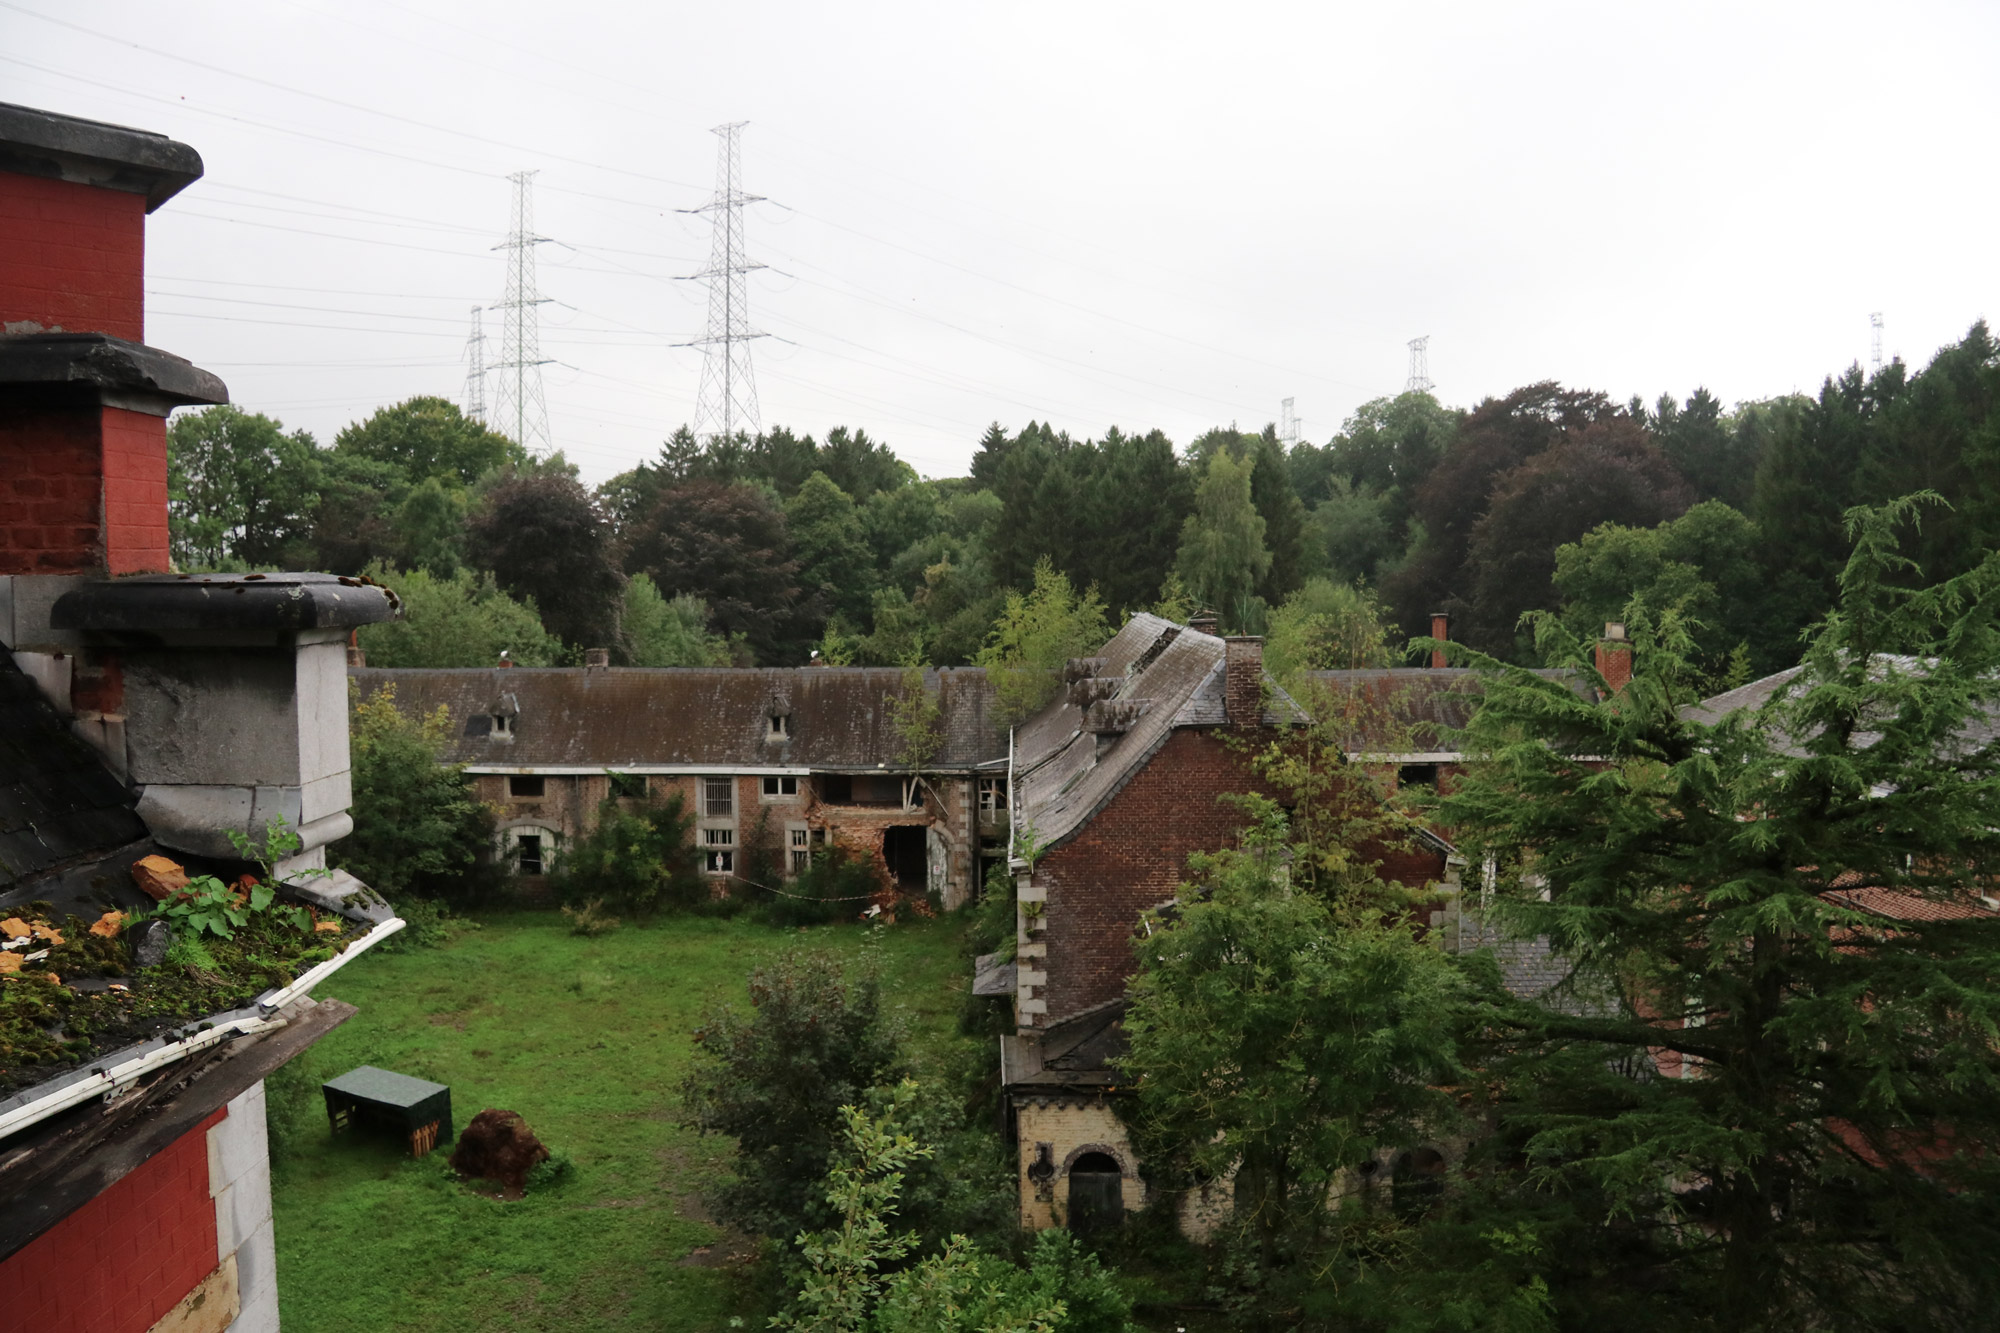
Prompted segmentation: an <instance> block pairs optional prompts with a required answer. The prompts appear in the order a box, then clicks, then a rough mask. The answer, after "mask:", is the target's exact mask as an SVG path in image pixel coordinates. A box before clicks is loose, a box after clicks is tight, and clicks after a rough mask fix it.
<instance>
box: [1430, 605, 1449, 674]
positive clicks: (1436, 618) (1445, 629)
mask: <svg viewBox="0 0 2000 1333" xmlns="http://www.w3.org/2000/svg"><path fill="white" fill-rule="evenodd" d="M1431 637H1432V638H1433V639H1436V640H1438V641H1439V642H1440V643H1442V642H1443V641H1444V640H1446V639H1449V638H1450V637H1451V615H1450V613H1449V612H1445V611H1433V612H1431ZM1444 664H1445V658H1444V649H1442V648H1433V649H1431V668H1432V669H1433V670H1441V669H1442V668H1443V667H1444Z"/></svg>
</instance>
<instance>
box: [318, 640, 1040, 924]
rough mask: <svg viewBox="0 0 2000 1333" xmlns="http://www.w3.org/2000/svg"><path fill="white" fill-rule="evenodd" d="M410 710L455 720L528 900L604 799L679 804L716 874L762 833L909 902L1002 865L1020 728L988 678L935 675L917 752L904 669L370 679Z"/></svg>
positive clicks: (457, 757) (403, 674) (951, 890)
mask: <svg viewBox="0 0 2000 1333" xmlns="http://www.w3.org/2000/svg"><path fill="white" fill-rule="evenodd" d="M350 674H351V676H352V678H353V680H354V682H355V684H356V685H357V686H358V687H359V689H360V691H361V693H362V695H363V697H369V696H372V695H374V694H375V693H376V691H378V690H380V689H383V688H385V687H386V688H389V689H391V690H393V691H394V696H395V700H396V705H397V706H398V707H399V708H402V709H405V710H407V711H409V712H412V713H424V714H428V713H432V712H435V711H436V710H437V709H439V708H443V709H445V710H446V711H447V712H448V714H449V716H450V719H451V734H452V742H451V749H450V750H449V751H448V753H447V754H446V755H445V756H444V757H445V758H446V759H447V760H448V761H450V762H453V763H460V764H463V765H465V767H466V771H467V772H468V773H469V774H471V775H472V777H473V779H474V785H475V788H476V790H477V793H478V795H479V797H480V799H482V800H483V801H485V802H487V803H488V804H490V805H492V806H493V807H494V808H495V809H496V810H498V811H499V812H500V818H499V824H500V836H501V842H502V848H501V850H502V851H503V853H504V854H505V855H506V856H507V858H508V862H509V864H510V865H511V867H512V868H513V869H514V870H515V871H516V872H517V873H518V874H519V875H520V876H521V883H522V887H523V889H524V890H525V891H527V892H528V893H530V894H531V895H532V894H533V892H535V891H536V889H537V888H538V887H539V885H540V882H541V881H540V878H539V877H540V876H541V875H542V873H543V872H544V871H546V870H547V868H548V867H549V865H550V863H551V858H552V857H553V856H554V855H555V854H556V852H557V850H558V848H559V847H560V845H561V844H562V842H563V841H564V840H566V839H569V838H573V837H576V836H577V835H578V834H580V833H582V832H584V831H586V830H587V829H589V828H590V827H591V826H592V824H593V822H594V821H595V819H596V813H597V810H598V808H599V806H600V804H601V803H602V802H603V801H604V800H605V799H606V798H608V797H614V796H617V797H630V798H641V797H647V796H664V795H667V794H669V793H678V794H679V795H680V796H681V798H682V800H683V802H684V805H685V808H686V809H687V810H688V811H689V813H690V814H692V815H693V816H694V817H695V825H696V827H695V839H696V845H697V846H698V848H699V849H700V851H701V854H702V863H703V867H704V869H705V870H706V871H707V872H708V873H709V874H711V875H713V876H715V877H717V879H718V881H719V880H721V879H722V878H725V877H727V876H730V875H736V874H739V873H740V872H741V871H742V870H743V869H744V861H745V858H746V857H747V855H748V853H749V851H750V849H751V848H752V847H753V846H754V845H756V843H757V842H758V841H759V840H761V841H762V842H763V845H764V849H765V850H766V851H767V852H769V853H771V854H772V855H771V856H770V857H769V859H768V861H767V864H775V865H777V866H779V867H780V869H781V872H782V873H784V874H786V875H790V874H794V873H796V872H797V871H798V870H800V869H803V868H804V866H805V863H806V862H807V860H808V859H809V858H810V857H811V856H812V854H813V853H814V852H815V851H818V850H820V849H821V848H824V847H827V846H829V845H832V846H838V847H840V848H842V849H844V850H845V851H847V852H848V853H849V854H851V855H854V856H856V857H859V858H860V859H862V860H864V861H872V862H874V863H875V864H876V866H877V867H878V869H879V870H880V871H881V873H882V875H883V877H884V879H885V880H887V881H889V882H892V883H894V884H895V885H896V887H897V888H898V889H900V890H902V891H904V892H906V893H914V894H919V895H921V894H923V893H926V892H934V893H936V895H937V896H938V898H939V899H940V900H941V902H942V903H943V905H944V906H946V907H957V906H959V905H960V904H962V903H964V902H966V901H968V900H969V899H970V898H971V897H972V896H973V894H974V893H975V892H976V890H977V887H978V885H979V884H980V882H981V881H982V880H983V878H984V876H985V873H986V870H987V869H988V867H990V866H991V865H993V864H996V863H999V862H1003V861H1004V860H1005V859H1006V844H1007V731H1006V728H1005V727H1003V726H1001V725H999V724H998V722H997V720H996V719H997V712H996V709H995V706H994V701H993V691H992V687H991V685H990V684H989V683H988V682H987V679H986V673H985V672H984V671H982V670H980V669H978V668H976V667H973V668H961V669H950V668H945V669H933V670H929V671H926V672H925V673H924V676H923V690H924V695H925V699H926V701H927V703H928V705H929V707H930V708H931V709H934V710H935V711H934V713H931V714H930V715H929V718H928V729H929V730H930V731H931V732H932V733H933V735H934V736H935V741H934V743H931V744H928V745H925V746H920V747H918V748H917V750H915V751H913V749H912V745H911V741H910V737H909V735H908V734H907V732H906V730H905V728H904V726H903V725H902V722H901V719H904V718H907V717H909V716H912V715H913V714H912V713H910V712H909V711H908V710H910V709H911V708H912V707H913V706H914V705H915V703H916V701H915V700H914V699H913V698H911V697H910V696H909V695H908V693H907V685H906V682H905V679H904V673H903V672H901V671H899V670H895V669H887V668H871V667H797V668H768V669H766V668H748V667H685V668H682V667H666V668H641V667H635V668H622V667H607V666H587V667H549V668H536V667H509V668H493V669H485V668H481V669H457V670H454V669H438V670H417V669H407V670H390V669H377V668H368V667H359V668H355V669H354V670H353V671H352V672H351V673H350Z"/></svg>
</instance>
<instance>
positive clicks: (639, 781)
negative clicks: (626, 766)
mask: <svg viewBox="0 0 2000 1333" xmlns="http://www.w3.org/2000/svg"><path fill="white" fill-rule="evenodd" d="M611 794H612V795H613V796H614V797H616V798H617V799H619V800H621V801H640V800H644V799H645V797H646V779H645V777H644V775H642V774H638V773H613V774H612V775H611Z"/></svg>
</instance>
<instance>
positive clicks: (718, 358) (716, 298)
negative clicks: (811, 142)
mask: <svg viewBox="0 0 2000 1333" xmlns="http://www.w3.org/2000/svg"><path fill="white" fill-rule="evenodd" d="M748 123H749V122H748V121H742V120H735V121H731V122H730V123H729V124H727V125H717V126H716V127H715V128H714V130H712V131H711V133H713V134H714V135H715V136H716V137H717V138H718V139H719V140H720V141H721V142H720V143H718V144H717V145H716V158H715V197H714V198H713V199H711V200H709V201H708V202H707V203H705V204H703V205H702V206H701V207H700V208H691V209H687V210H685V211H687V212H690V213H706V214H708V215H709V223H710V225H711V226H712V228H713V239H712V240H711V242H710V245H709V253H708V267H707V268H705V269H703V270H702V271H701V272H699V273H694V274H690V275H689V276H690V277H692V278H696V279H700V280H702V281H705V282H707V283H708V331H707V332H706V333H705V334H703V335H702V336H701V337H699V338H696V339H694V340H693V341H692V342H691V343H688V344H686V345H687V346H691V347H700V348H701V349H702V350H703V356H702V363H701V392H700V394H699V395H698V396H697V397H696V399H695V410H694V420H695V434H696V435H703V436H705V437H706V438H708V439H710V440H725V441H726V440H733V439H735V438H736V430H737V418H738V417H739V415H740V416H741V418H742V420H743V423H744V425H745V426H747V427H748V429H749V431H750V433H751V434H752V435H755V434H756V433H757V426H758V422H757V415H758V414H757V380H756V377H755V376H754V375H753V374H752V373H751V368H750V343H751V341H752V340H753V339H757V338H761V337H763V336H764V335H763V334H762V333H760V332H758V331H757V330H756V329H753V328H751V327H750V284H749V281H748V275H749V274H750V273H751V272H752V271H753V270H756V269H760V268H762V267H764V266H763V265H762V264H758V263H754V262H752V260H751V259H750V257H749V256H748V255H747V254H745V253H744V247H743V206H744V205H745V204H754V203H757V202H759V201H760V200H761V199H762V197H763V196H761V195H754V194H745V193H743V185H742V181H743V127H744V126H745V125H746V124H748Z"/></svg>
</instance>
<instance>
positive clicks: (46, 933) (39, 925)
mask: <svg viewBox="0 0 2000 1333" xmlns="http://www.w3.org/2000/svg"><path fill="white" fill-rule="evenodd" d="M35 934H36V935H37V936H39V937H40V938H42V939H45V940H47V941H48V942H49V943H50V944H61V943H62V942H63V937H62V932H61V931H60V930H57V929H56V928H55V927H54V926H51V925H48V924H46V923H44V922H40V921H37V922H36V923H35Z"/></svg>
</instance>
